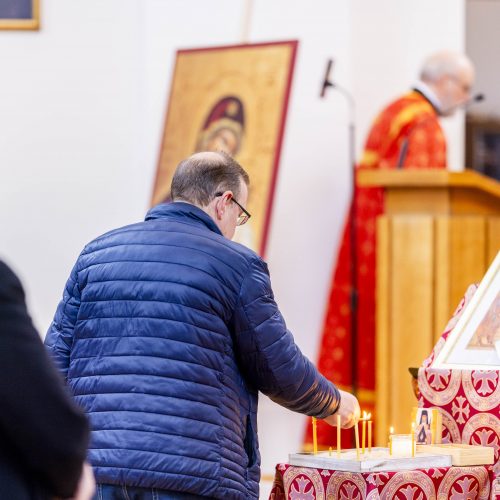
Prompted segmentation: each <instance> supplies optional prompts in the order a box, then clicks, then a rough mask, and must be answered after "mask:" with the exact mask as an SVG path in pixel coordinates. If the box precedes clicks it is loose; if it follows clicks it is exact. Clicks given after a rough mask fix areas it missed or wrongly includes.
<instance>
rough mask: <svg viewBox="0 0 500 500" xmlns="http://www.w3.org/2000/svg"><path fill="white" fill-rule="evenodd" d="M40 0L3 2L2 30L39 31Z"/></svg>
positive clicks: (0, 21) (1, 10) (1, 8)
mask: <svg viewBox="0 0 500 500" xmlns="http://www.w3.org/2000/svg"><path fill="white" fill-rule="evenodd" d="M39 1H40V0H1V1H0V29H2V30H37V29H39V28H40V3H39Z"/></svg>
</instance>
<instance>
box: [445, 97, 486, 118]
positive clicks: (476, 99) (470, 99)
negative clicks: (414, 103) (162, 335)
mask: <svg viewBox="0 0 500 500" xmlns="http://www.w3.org/2000/svg"><path fill="white" fill-rule="evenodd" d="M484 99H485V97H484V94H483V93H480V94H476V95H473V96H471V97H468V98H467V99H465V100H463V101H460V102H458V103H457V104H454V105H453V106H450V107H448V108H445V109H444V110H443V111H441V112H440V114H441V115H444V116H446V115H447V114H448V113H450V112H451V111H455V110H456V109H459V108H464V109H467V108H468V107H469V106H471V105H472V104H475V103H476V102H481V101H484Z"/></svg>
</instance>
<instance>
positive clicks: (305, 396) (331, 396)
mask: <svg viewBox="0 0 500 500" xmlns="http://www.w3.org/2000/svg"><path fill="white" fill-rule="evenodd" d="M233 327H234V338H235V343H236V351H237V354H238V358H239V363H240V366H241V369H242V371H243V374H244V376H245V378H246V380H247V382H248V383H249V384H251V385H252V386H253V387H254V388H255V389H258V390H260V391H261V392H263V393H264V394H266V395H267V396H269V397H270V398H271V399H272V400H273V401H275V402H276V403H278V404H280V405H282V406H284V407H286V408H288V409H290V410H293V411H296V412H299V413H304V414H306V415H310V416H314V417H318V418H325V417H327V416H329V415H332V414H333V413H335V411H336V410H337V408H338V405H339V403H340V395H339V392H338V390H337V388H336V387H335V386H334V385H333V384H332V383H331V382H329V381H328V380H327V379H326V378H325V377H324V376H323V375H321V374H320V373H319V372H318V370H317V369H316V368H315V366H314V365H313V364H312V363H311V362H310V361H309V360H308V359H307V358H306V357H305V356H304V355H303V354H302V352H301V351H300V349H299V348H298V346H297V345H296V344H295V342H294V339H293V336H292V334H291V333H290V332H289V331H288V330H287V327H286V325H285V321H284V319H283V317H282V315H281V313H280V311H279V309H278V306H277V304H276V302H275V301H274V296H273V292H272V289H271V282H270V279H269V272H268V270H267V265H266V264H265V263H264V262H263V261H262V260H261V259H260V258H255V259H254V260H253V261H252V263H251V264H250V269H249V272H248V273H247V275H246V277H245V278H244V280H243V284H242V287H241V290H240V294H239V300H238V305H237V308H236V311H235V314H234V323H233Z"/></svg>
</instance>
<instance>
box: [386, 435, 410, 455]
mask: <svg viewBox="0 0 500 500" xmlns="http://www.w3.org/2000/svg"><path fill="white" fill-rule="evenodd" d="M391 440H392V456H393V457H411V455H412V449H411V448H412V445H413V443H412V439H411V434H392V435H391Z"/></svg>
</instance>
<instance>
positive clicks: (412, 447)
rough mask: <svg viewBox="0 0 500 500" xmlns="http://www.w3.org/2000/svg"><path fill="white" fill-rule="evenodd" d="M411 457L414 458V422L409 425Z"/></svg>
mask: <svg viewBox="0 0 500 500" xmlns="http://www.w3.org/2000/svg"><path fill="white" fill-rule="evenodd" d="M411 456H412V457H414V456H415V422H412V423H411Z"/></svg>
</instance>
